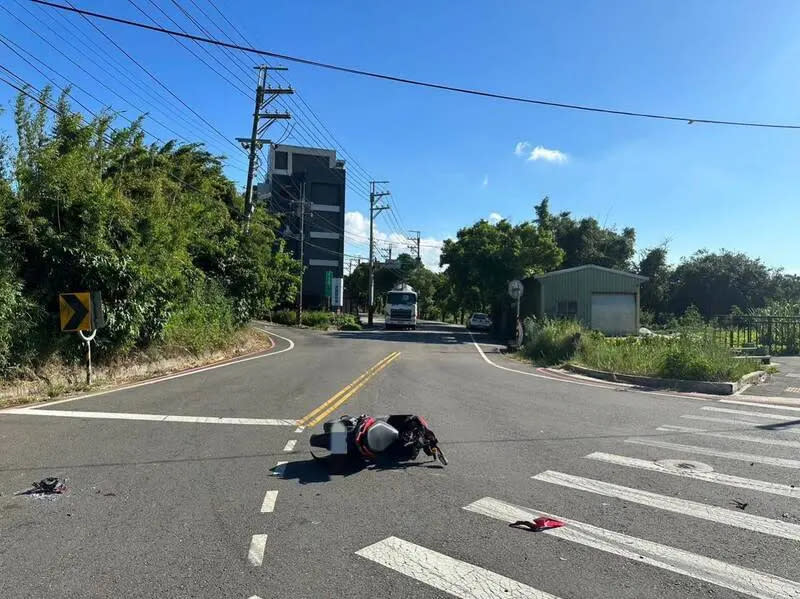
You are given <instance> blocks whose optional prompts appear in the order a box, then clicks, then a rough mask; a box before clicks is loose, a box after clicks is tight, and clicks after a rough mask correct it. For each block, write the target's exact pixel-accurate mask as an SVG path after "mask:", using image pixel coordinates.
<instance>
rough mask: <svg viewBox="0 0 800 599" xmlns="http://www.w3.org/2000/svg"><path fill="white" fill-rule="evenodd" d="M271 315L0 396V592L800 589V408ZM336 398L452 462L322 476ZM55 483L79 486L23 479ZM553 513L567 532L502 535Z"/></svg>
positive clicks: (313, 594) (419, 334) (468, 339)
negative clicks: (131, 375) (250, 352)
mask: <svg viewBox="0 0 800 599" xmlns="http://www.w3.org/2000/svg"><path fill="white" fill-rule="evenodd" d="M272 330H273V332H274V333H275V334H276V337H275V339H276V341H277V345H276V347H275V349H274V350H273V352H272V353H271V354H270V355H265V356H263V357H258V358H256V359H250V360H248V361H243V362H239V363H236V364H232V365H227V366H224V367H221V368H215V369H209V370H204V371H199V372H195V373H193V374H190V375H187V376H181V377H177V378H170V379H167V380H161V381H159V382H156V383H153V384H148V385H142V386H137V387H133V388H129V389H123V390H119V391H115V392H111V393H103V394H99V395H96V396H90V397H86V398H83V399H76V400H71V401H65V402H62V403H58V402H56V403H50V404H43V405H41V406H38V407H37V408H35V409H26V410H12V411H5V412H1V413H0V596H1V597H13V598H27V597H31V598H41V597H51V596H53V597H126V598H130V597H160V598H161V597H242V598H244V599H249V598H253V597H259V598H261V599H267V598H271V597H292V598H305V597H308V598H328V597H336V598H350V597H354V598H355V597H358V598H360V597H381V598H395V597H396V598H398V599H399V598H403V599H406V598H408V597H415V598H416V597H421V598H427V597H453V596H455V597H465V598H470V599H473V598H475V599H477V598H481V599H488V598H492V597H514V598H521V597H525V598H537V599H545V598H550V597H561V598H565V599H566V598H579V597H587V598H588V597H591V598H598V597H609V598H630V599H641V598H643V597H654V598H667V597H669V598H672V597H693V598H700V597H702V598H708V597H726V598H727V597H733V598H740V597H741V598H743V597H762V598H767V597H769V598H790V597H800V565H798V564H800V559H798V558H800V543H799V542H798V541H800V509H799V508H798V505H799V504H800V493H799V492H798V488H797V486H798V485H800V474H799V473H800V451H798V450H800V435H798V434H797V433H798V431H800V410H798V409H792V408H790V407H789V408H780V409H776V408H775V407H774V406H772V407H771V406H764V405H755V406H754V405H745V404H744V403H741V402H742V401H743V400H742V398H732V399H730V400H729V401H725V402H720V401H702V400H700V399H697V398H686V397H679V396H675V395H671V394H660V393H653V392H650V393H647V392H639V391H636V390H633V389H630V388H628V387H620V386H614V385H609V384H600V383H591V382H588V381H575V380H574V379H573V380H569V381H565V380H556V379H553V378H550V376H549V375H546V374H544V373H542V372H541V371H539V370H537V369H535V368H534V367H532V366H530V365H526V364H523V363H521V362H519V361H516V360H513V359H510V358H508V357H505V356H503V355H501V354H500V353H498V348H497V347H496V346H494V345H492V344H491V343H489V342H488V339H487V338H486V337H484V336H481V335H475V336H474V337H473V336H471V335H470V334H469V333H467V332H466V331H464V329H463V328H459V327H454V326H448V325H441V324H435V323H426V324H424V325H423V326H421V327H420V329H419V330H417V331H390V332H386V331H383V330H370V331H361V332H341V333H327V334H325V333H319V332H314V331H302V330H295V329H288V328H274V329H272ZM473 339H476V340H477V341H478V343H477V344H476V343H473ZM373 367H374V368H373ZM370 369H371V370H370ZM366 372H369V374H367V375H366V376H365V377H362V375H363V374H364V373H366ZM359 377H362V378H359ZM354 381H357V384H356V385H354V386H351V387H349V388H348V385H350V384H351V383H353V382H354ZM362 383H363V384H362ZM345 388H348V389H347V390H346V391H344V392H342V393H339V392H340V391H341V390H343V389H345ZM337 394H338V395H337ZM744 401H745V402H746V400H744ZM326 402H328V403H326ZM737 402H739V403H737ZM323 404H324V405H325V406H326V407H323V408H319V407H320V406H322V405H323ZM327 409H330V410H331V412H330V413H331V415H336V414H341V413H350V414H359V413H365V412H367V413H389V412H412V413H420V414H422V415H424V416H425V417H426V418H427V420H428V421H429V424H430V425H431V427H432V428H433V429H434V430H435V431H436V433H437V435H438V436H439V438H440V441H441V445H442V447H443V449H444V450H445V452H446V454H447V457H448V458H449V461H450V465H449V466H447V467H446V468H442V467H439V466H438V465H436V464H431V463H425V462H420V463H418V464H414V465H410V466H407V467H401V468H396V469H384V470H376V469H372V468H367V469H362V470H359V471H353V472H350V473H347V474H346V475H340V474H331V473H329V472H328V471H327V470H326V469H325V468H324V467H322V466H321V465H320V464H318V463H317V462H315V461H314V460H313V459H312V457H311V455H310V454H309V452H308V434H309V429H308V428H305V429H302V427H298V424H297V422H298V421H302V422H313V421H314V419H315V418H316V417H319V416H321V415H324V414H325V412H326V410H327ZM315 410H316V411H315ZM307 415H310V416H309V417H308V418H306V419H305V420H303V418H304V417H306V416H307ZM45 476H57V477H63V478H66V479H67V485H68V491H67V492H66V493H65V494H63V495H56V496H52V497H44V498H38V497H33V496H17V495H14V493H15V492H17V491H20V490H22V489H25V488H27V487H29V485H30V483H31V482H32V481H35V480H39V479H41V478H43V477H45ZM540 514H547V515H551V516H555V517H557V518H560V519H562V520H564V521H565V522H566V526H565V527H563V528H560V529H555V530H551V531H547V532H530V531H527V530H521V529H517V528H511V527H509V523H510V522H512V521H515V520H520V519H530V518H533V517H536V516H538V515H540Z"/></svg>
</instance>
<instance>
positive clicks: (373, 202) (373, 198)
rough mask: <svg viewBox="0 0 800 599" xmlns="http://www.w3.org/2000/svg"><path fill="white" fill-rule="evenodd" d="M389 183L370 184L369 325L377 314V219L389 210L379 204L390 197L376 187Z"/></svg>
mask: <svg viewBox="0 0 800 599" xmlns="http://www.w3.org/2000/svg"><path fill="white" fill-rule="evenodd" d="M381 183H384V184H385V183H388V181H370V182H369V306H368V308H367V309H368V312H367V323H368V324H369V325H372V316H373V314H374V313H375V238H374V233H375V217H376V216H378V215H379V214H380V213H381V212H383V211H384V210H389V206H387V205H386V204H378V201H379V200H380V199H381V198H382V197H383V196H388V195H389V192H388V191H375V186H376V185H378V184H381Z"/></svg>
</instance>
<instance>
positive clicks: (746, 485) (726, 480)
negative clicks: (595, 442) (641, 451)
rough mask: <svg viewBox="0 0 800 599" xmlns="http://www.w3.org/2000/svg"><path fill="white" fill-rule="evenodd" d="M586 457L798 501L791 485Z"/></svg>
mask: <svg viewBox="0 0 800 599" xmlns="http://www.w3.org/2000/svg"><path fill="white" fill-rule="evenodd" d="M586 457H587V458H588V459H590V460H598V461H600V462H607V463H609V464H615V465H617V466H626V467H628V468H639V469H640V470H649V471H650V472H661V473H662V474H671V475H672V476H682V477H684V478H692V479H694V480H702V481H705V482H710V483H717V484H720V485H727V486H729V487H738V488H740V489H749V490H751V491H760V492H762V493H770V494H772V495H783V496H785V497H794V498H796V499H800V488H793V487H792V486H791V485H782V484H779V483H773V482H768V481H764V480H753V479H750V478H742V477H739V476H731V475H729V474H722V473H721V472H713V471H711V472H703V471H699V470H690V469H683V468H667V467H665V466H662V465H661V464H658V463H656V462H651V461H649V460H640V459H638V458H629V457H625V456H621V455H614V454H611V453H602V452H595V453H590V454H589V455H587V456H586Z"/></svg>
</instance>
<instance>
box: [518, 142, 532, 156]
mask: <svg viewBox="0 0 800 599" xmlns="http://www.w3.org/2000/svg"><path fill="white" fill-rule="evenodd" d="M530 149H531V144H530V143H529V142H527V141H518V142H517V145H516V146H514V154H516V155H517V156H524V155H525V154H527V152H528V150H530Z"/></svg>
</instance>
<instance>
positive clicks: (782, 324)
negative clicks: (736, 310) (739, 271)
mask: <svg viewBox="0 0 800 599" xmlns="http://www.w3.org/2000/svg"><path fill="white" fill-rule="evenodd" d="M710 325H711V333H712V335H713V336H714V339H715V340H716V341H719V342H721V343H724V344H726V345H728V346H729V347H732V348H746V347H763V348H765V349H766V350H767V352H768V353H769V354H771V355H772V354H784V355H785V354H799V353H800V316H753V315H747V314H741V315H740V314H730V315H727V316H718V317H716V318H714V319H712V320H711V322H710Z"/></svg>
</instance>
